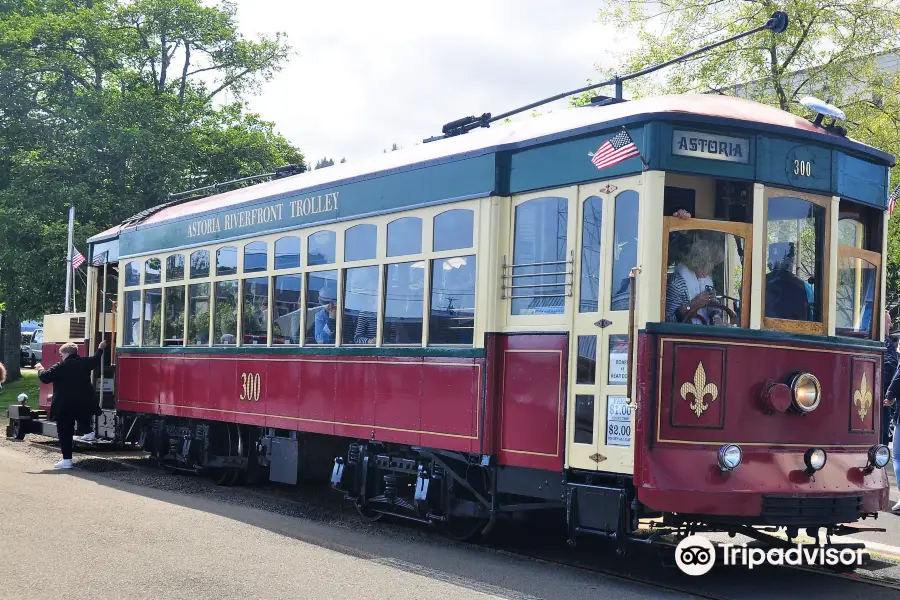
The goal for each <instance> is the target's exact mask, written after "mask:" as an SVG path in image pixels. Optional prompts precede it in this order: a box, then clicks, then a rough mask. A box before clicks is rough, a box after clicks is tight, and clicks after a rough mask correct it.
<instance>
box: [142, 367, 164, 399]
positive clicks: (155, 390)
mask: <svg viewBox="0 0 900 600" xmlns="http://www.w3.org/2000/svg"><path fill="white" fill-rule="evenodd" d="M140 360H141V376H140V387H139V390H138V393H139V400H140V401H141V402H149V403H151V404H156V403H158V402H159V395H160V391H161V390H162V382H161V381H160V377H161V373H162V361H159V360H147V359H146V358H141V359H140Z"/></svg>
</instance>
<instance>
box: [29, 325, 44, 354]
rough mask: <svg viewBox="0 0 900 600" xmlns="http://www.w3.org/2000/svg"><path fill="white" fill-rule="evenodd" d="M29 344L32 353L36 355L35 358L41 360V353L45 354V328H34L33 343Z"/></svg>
mask: <svg viewBox="0 0 900 600" xmlns="http://www.w3.org/2000/svg"><path fill="white" fill-rule="evenodd" d="M29 346H30V348H31V354H32V355H33V356H34V358H35V360H37V362H41V360H42V359H43V357H42V356H41V355H42V354H43V349H44V329H43V328H41V327H38V328H37V329H35V330H34V335H32V336H31V344H29Z"/></svg>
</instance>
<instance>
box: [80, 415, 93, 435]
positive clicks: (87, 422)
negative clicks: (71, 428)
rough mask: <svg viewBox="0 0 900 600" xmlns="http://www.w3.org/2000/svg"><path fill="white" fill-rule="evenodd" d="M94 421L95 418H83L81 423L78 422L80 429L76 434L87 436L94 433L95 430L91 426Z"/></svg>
mask: <svg viewBox="0 0 900 600" xmlns="http://www.w3.org/2000/svg"><path fill="white" fill-rule="evenodd" d="M92 420H93V417H83V418H82V419H79V421H78V429H76V430H75V431H76V433H77V434H78V435H85V434H87V433H90V432H91V431H93V430H94V428H93V427H92V426H91V425H92V423H91V421H92Z"/></svg>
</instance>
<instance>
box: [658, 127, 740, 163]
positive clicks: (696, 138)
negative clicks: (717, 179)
mask: <svg viewBox="0 0 900 600" xmlns="http://www.w3.org/2000/svg"><path fill="white" fill-rule="evenodd" d="M672 154H675V155H678V156H691V157H694V158H707V159H712V160H724V161H727V162H736V163H744V164H746V163H748V162H749V161H750V140H748V139H747V138H736V137H728V136H724V135H713V134H711V133H703V132H700V131H682V130H679V129H676V130H675V131H673V132H672Z"/></svg>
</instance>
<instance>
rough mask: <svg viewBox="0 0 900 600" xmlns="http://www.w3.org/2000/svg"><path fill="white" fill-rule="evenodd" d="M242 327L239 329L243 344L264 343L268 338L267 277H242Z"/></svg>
mask: <svg viewBox="0 0 900 600" xmlns="http://www.w3.org/2000/svg"><path fill="white" fill-rule="evenodd" d="M243 287H244V305H243V308H244V311H243V315H244V328H243V330H242V331H241V335H242V336H243V339H244V343H245V344H266V343H267V340H268V326H269V325H268V318H269V279H268V277H253V278H250V279H244V281H243Z"/></svg>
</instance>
